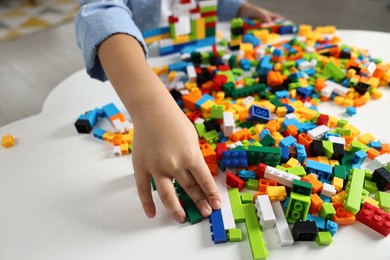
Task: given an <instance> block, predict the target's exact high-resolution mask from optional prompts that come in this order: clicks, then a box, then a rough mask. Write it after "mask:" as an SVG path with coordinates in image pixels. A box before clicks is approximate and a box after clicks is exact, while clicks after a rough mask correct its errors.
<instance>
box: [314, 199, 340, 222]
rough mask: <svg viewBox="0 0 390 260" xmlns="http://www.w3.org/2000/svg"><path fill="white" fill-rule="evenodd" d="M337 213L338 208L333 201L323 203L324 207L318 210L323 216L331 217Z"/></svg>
mask: <svg viewBox="0 0 390 260" xmlns="http://www.w3.org/2000/svg"><path fill="white" fill-rule="evenodd" d="M335 214H336V210H335V209H334V207H333V204H332V203H329V202H324V203H322V207H321V209H320V211H319V212H318V215H319V216H320V217H321V218H325V219H330V218H332V217H333V216H334V215H335Z"/></svg>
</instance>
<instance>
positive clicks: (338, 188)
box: [332, 176, 344, 192]
mask: <svg viewBox="0 0 390 260" xmlns="http://www.w3.org/2000/svg"><path fill="white" fill-rule="evenodd" d="M332 185H333V186H334V187H335V188H336V191H337V192H340V191H341V190H342V189H343V187H344V180H343V179H341V178H339V177H336V176H335V177H333V180H332Z"/></svg>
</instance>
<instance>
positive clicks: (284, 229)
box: [271, 201, 294, 246]
mask: <svg viewBox="0 0 390 260" xmlns="http://www.w3.org/2000/svg"><path fill="white" fill-rule="evenodd" d="M271 205H272V209H273V211H274V214H275V217H276V222H275V228H276V231H277V233H278V236H279V245H280V246H291V245H293V244H294V239H293V237H292V234H291V231H290V228H289V226H288V223H287V220H286V217H285V216H284V212H283V208H282V204H280V202H279V201H274V202H271Z"/></svg>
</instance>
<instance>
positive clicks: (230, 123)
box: [222, 112, 236, 137]
mask: <svg viewBox="0 0 390 260" xmlns="http://www.w3.org/2000/svg"><path fill="white" fill-rule="evenodd" d="M235 125H236V123H235V120H234V115H233V113H232V112H223V123H222V130H223V134H224V135H225V136H226V137H229V136H231V135H232V134H233V132H234V127H235Z"/></svg>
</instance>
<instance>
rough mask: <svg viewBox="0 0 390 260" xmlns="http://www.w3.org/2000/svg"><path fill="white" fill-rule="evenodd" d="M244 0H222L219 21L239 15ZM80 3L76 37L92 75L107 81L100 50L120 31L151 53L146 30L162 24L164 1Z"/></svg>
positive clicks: (83, 0)
mask: <svg viewBox="0 0 390 260" xmlns="http://www.w3.org/2000/svg"><path fill="white" fill-rule="evenodd" d="M243 1H244V0H218V17H219V20H221V21H228V20H230V19H232V18H234V17H236V16H237V12H238V9H239V8H240V6H241V4H242V3H243ZM79 3H80V6H81V8H80V10H79V12H78V14H77V16H76V20H75V29H76V40H77V44H78V46H79V47H80V48H81V50H82V52H83V58H84V62H85V66H86V69H87V72H88V74H89V75H90V76H91V77H92V78H96V79H99V80H107V76H106V74H105V73H104V71H103V68H102V66H101V64H100V61H99V59H98V56H97V49H98V47H99V45H100V44H101V43H102V42H103V41H104V40H106V39H107V38H108V37H110V36H111V35H113V34H117V33H123V34H128V35H131V36H133V37H134V38H135V39H137V40H138V42H139V43H140V44H141V45H142V47H143V49H144V51H145V54H147V47H146V44H145V41H144V39H143V37H142V31H143V30H145V29H150V28H158V27H161V25H160V20H161V0H79ZM145 18H146V19H145Z"/></svg>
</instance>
